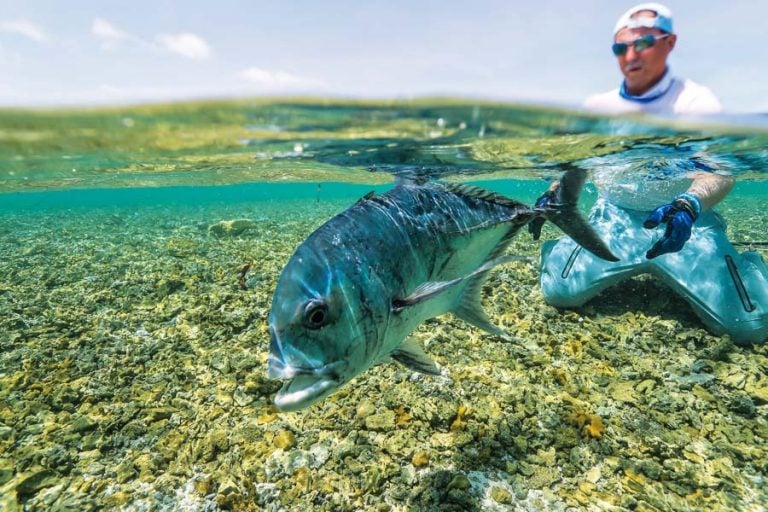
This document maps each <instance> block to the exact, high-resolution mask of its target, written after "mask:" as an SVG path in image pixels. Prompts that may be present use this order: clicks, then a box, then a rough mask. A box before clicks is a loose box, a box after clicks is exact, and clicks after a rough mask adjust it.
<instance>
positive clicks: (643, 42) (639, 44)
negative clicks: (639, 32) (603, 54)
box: [611, 34, 669, 57]
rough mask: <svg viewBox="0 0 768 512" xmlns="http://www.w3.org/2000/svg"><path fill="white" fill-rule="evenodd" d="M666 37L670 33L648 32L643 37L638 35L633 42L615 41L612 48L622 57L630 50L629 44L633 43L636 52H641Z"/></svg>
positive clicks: (616, 54)
mask: <svg viewBox="0 0 768 512" xmlns="http://www.w3.org/2000/svg"><path fill="white" fill-rule="evenodd" d="M665 37H669V34H663V35H660V36H655V35H653V34H648V35H645V36H643V37H638V38H637V39H635V40H634V41H632V42H631V43H613V46H611V49H612V50H613V54H614V55H615V56H617V57H621V56H622V55H624V54H626V53H627V50H629V45H632V47H633V48H634V49H635V52H641V51H643V50H647V49H648V48H650V47H651V46H653V45H655V44H656V41H658V40H659V39H664V38H665Z"/></svg>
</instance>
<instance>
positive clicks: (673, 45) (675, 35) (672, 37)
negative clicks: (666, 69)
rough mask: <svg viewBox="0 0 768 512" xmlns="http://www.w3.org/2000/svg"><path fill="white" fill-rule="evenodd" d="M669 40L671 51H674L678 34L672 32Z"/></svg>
mask: <svg viewBox="0 0 768 512" xmlns="http://www.w3.org/2000/svg"><path fill="white" fill-rule="evenodd" d="M667 41H669V43H667V44H669V51H672V50H674V49H675V43H677V34H670V35H669V37H668V38H667Z"/></svg>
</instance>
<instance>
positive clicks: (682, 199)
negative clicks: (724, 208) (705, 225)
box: [643, 193, 701, 259]
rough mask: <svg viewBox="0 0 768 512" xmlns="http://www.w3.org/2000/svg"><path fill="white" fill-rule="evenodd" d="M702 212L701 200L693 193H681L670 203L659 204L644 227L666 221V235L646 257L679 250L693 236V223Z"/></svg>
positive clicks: (648, 227) (654, 225) (651, 227)
mask: <svg viewBox="0 0 768 512" xmlns="http://www.w3.org/2000/svg"><path fill="white" fill-rule="evenodd" d="M700 213H701V202H700V201H699V198H698V197H696V196H694V195H693V194H687V193H686V194H680V195H679V196H677V197H676V198H675V199H674V201H672V202H671V203H670V204H665V205H662V206H659V207H658V208H656V209H655V210H653V211H652V212H651V214H650V215H649V216H648V218H647V219H645V222H644V223H643V227H644V228H646V229H653V228H655V227H656V226H658V225H659V224H661V223H662V222H663V223H666V225H667V228H666V230H665V231H664V236H662V237H661V239H660V240H659V241H657V242H656V243H655V244H653V247H651V248H650V249H649V250H648V252H646V253H645V257H646V258H648V259H652V258H655V257H656V256H660V255H662V254H666V253H669V252H677V251H679V250H680V249H682V248H683V245H685V242H687V241H688V239H689V238H691V228H692V227H693V223H694V222H696V219H697V218H698V217H699V214H700Z"/></svg>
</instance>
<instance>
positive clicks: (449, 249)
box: [267, 169, 616, 411]
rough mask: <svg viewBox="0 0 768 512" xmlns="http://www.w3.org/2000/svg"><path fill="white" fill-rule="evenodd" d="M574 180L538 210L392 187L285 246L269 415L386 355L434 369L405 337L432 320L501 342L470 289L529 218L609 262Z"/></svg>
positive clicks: (468, 192) (462, 191) (273, 323)
mask: <svg viewBox="0 0 768 512" xmlns="http://www.w3.org/2000/svg"><path fill="white" fill-rule="evenodd" d="M585 177H586V171H583V170H581V169H572V170H569V171H567V172H565V173H564V175H563V178H562V180H561V185H560V187H559V189H558V195H557V196H556V198H555V199H554V200H553V201H550V203H549V204H547V205H545V206H544V207H540V208H530V207H528V206H526V205H524V204H522V203H519V202H517V201H515V200H513V199H509V198H506V197H503V196H501V195H499V194H496V193H493V192H489V191H486V190H483V189H480V188H477V187H472V186H467V185H458V184H440V183H426V184H414V183H401V184H398V185H396V186H395V187H394V188H392V189H390V190H389V191H387V192H386V193H384V194H381V195H374V194H373V193H371V194H368V195H367V196H365V197H364V198H362V199H361V200H359V201H358V202H357V203H356V204H354V205H353V206H352V207H350V208H349V209H348V210H346V211H344V212H343V213H341V214H339V215H337V216H336V217H334V218H332V219H331V220H329V221H328V222H326V223H325V224H324V225H322V226H321V227H320V228H318V229H317V230H316V231H315V232H313V233H312V234H311V235H310V236H309V237H308V238H307V239H306V240H305V241H304V242H303V243H302V244H301V245H300V246H299V247H298V249H296V252H295V253H294V254H293V256H292V257H291V259H290V260H289V261H288V264H287V265H286V266H285V268H284V269H283V271H282V273H281V275H280V278H279V280H278V283H277V288H276V290H275V295H274V297H273V299H272V308H271V310H270V313H269V333H270V338H271V339H270V349H269V350H270V353H269V363H268V370H267V374H268V376H269V378H273V379H282V380H286V381H287V382H286V383H284V384H283V386H282V388H281V389H280V391H278V393H277V396H276V397H275V405H276V406H277V408H278V409H280V410H282V411H295V410H298V409H302V408H304V407H307V406H309V405H311V404H313V403H315V402H317V401H319V400H322V399H323V398H325V397H327V396H328V395H330V394H331V393H332V392H333V391H334V390H336V389H338V388H339V387H340V386H342V385H343V384H345V383H346V382H348V381H349V380H351V379H352V378H353V377H355V376H356V375H358V374H360V373H362V372H364V371H365V370H367V369H368V368H370V367H371V366H373V365H375V364H376V363H378V362H381V361H382V360H385V359H387V358H390V357H391V358H392V359H395V360H396V361H398V362H400V363H402V364H404V365H406V366H408V367H410V368H412V369H414V370H416V371H419V372H422V373H431V374H438V373H439V369H438V368H437V366H436V364H435V363H434V362H433V361H432V360H431V359H430V358H429V357H428V356H427V355H426V354H425V352H424V350H423V349H422V348H421V346H420V345H418V344H417V343H416V342H415V341H413V340H412V339H406V338H407V336H408V335H409V334H410V333H411V332H412V331H413V330H414V329H415V328H416V327H417V326H418V325H419V324H421V323H422V322H423V321H424V320H427V319H429V318H432V317H435V316H438V315H441V314H443V313H447V312H450V313H453V314H454V315H456V316H457V317H459V318H461V319H463V320H464V321H466V322H468V323H470V324H472V325H475V326H477V327H479V328H481V329H484V330H485V331H487V332H489V333H492V334H494V335H498V336H506V335H505V333H504V332H503V331H502V330H501V329H500V328H498V327H496V326H495V325H493V324H492V323H491V322H490V320H489V319H488V317H487V316H486V314H485V312H484V311H483V310H482V307H481V305H480V291H481V288H482V284H483V282H484V280H485V277H486V275H487V273H488V271H489V270H491V269H492V268H493V267H495V266H497V265H500V264H502V263H506V262H508V261H511V260H513V259H515V257H514V256H505V255H504V254H503V253H504V251H505V249H506V248H507V246H508V245H509V242H510V240H511V239H512V237H513V236H514V235H515V234H516V233H517V232H518V231H519V230H520V228H522V227H523V226H525V225H526V224H528V223H529V222H531V221H532V220H534V219H546V220H550V221H552V222H553V223H555V224H556V225H557V226H559V227H560V229H562V230H563V231H564V232H565V233H566V234H568V235H570V236H571V237H572V238H573V239H574V240H576V241H577V242H578V243H579V244H580V245H581V246H582V247H584V248H585V249H587V250H589V251H591V252H593V253H594V254H596V255H597V256H600V257H601V258H604V259H608V260H611V261H616V257H615V256H614V255H613V254H611V252H610V250H609V249H608V248H607V246H606V245H605V244H604V243H603V241H602V240H600V238H599V237H598V236H597V235H596V234H595V232H594V231H593V230H592V228H591V227H590V226H589V224H588V223H587V222H586V220H585V219H584V218H583V217H582V215H581V214H580V212H579V211H578V208H577V204H576V203H577V200H578V197H579V194H580V192H581V188H582V185H583V183H584V180H585Z"/></svg>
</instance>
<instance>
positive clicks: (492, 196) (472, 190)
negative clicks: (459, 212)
mask: <svg viewBox="0 0 768 512" xmlns="http://www.w3.org/2000/svg"><path fill="white" fill-rule="evenodd" d="M440 186H441V187H443V188H444V189H445V190H447V191H449V192H451V193H453V194H456V195H458V196H464V197H471V198H473V199H479V200H481V201H488V202H489V203H495V204H499V205H502V206H508V207H510V208H527V206H526V205H524V204H523V203H521V202H519V201H515V200H514V199H510V198H509V197H506V196H503V195H501V194H499V193H496V192H492V191H490V190H487V189H484V188H481V187H476V186H475V185H466V184H464V183H440Z"/></svg>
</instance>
